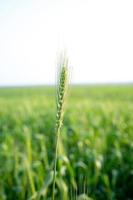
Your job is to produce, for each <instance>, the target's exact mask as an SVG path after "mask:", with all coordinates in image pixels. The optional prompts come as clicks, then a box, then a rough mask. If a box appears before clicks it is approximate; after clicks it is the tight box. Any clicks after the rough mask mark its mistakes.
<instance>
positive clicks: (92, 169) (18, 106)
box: [0, 85, 133, 200]
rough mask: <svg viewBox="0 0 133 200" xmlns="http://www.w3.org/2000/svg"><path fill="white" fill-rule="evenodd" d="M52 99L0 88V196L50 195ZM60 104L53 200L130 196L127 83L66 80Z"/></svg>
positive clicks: (42, 91)
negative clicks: (65, 94)
mask: <svg viewBox="0 0 133 200" xmlns="http://www.w3.org/2000/svg"><path fill="white" fill-rule="evenodd" d="M55 99H56V94H55V88H54V87H32V88H3V89H2V88H1V89H0V200H28V199H38V200H39V199H40V200H41V199H44V200H50V199H51V193H52V182H53V166H54V141H55V121H56V119H55V116H56V104H55ZM67 102H68V103H67V106H66V113H65V119H64V126H63V127H62V130H61V132H62V135H61V136H62V137H61V140H60V146H59V159H58V163H57V170H58V176H57V179H56V185H55V186H56V187H55V199H56V200H67V199H68V200H76V199H78V200H79V199H87V197H85V196H84V195H83V194H86V196H88V197H90V198H92V199H94V200H105V199H106V200H131V199H133V190H132V187H133V156H132V155H133V86H132V85H129V86H128V85H123V86H73V87H71V88H70V89H69V96H68V100H67ZM88 199H89V198H88Z"/></svg>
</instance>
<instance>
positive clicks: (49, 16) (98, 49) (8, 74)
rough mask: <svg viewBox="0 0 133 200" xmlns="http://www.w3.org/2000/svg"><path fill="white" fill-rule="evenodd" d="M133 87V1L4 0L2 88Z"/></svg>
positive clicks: (0, 15) (0, 49)
mask: <svg viewBox="0 0 133 200" xmlns="http://www.w3.org/2000/svg"><path fill="white" fill-rule="evenodd" d="M64 49H65V50H66V51H67V54H68V57H69V61H70V69H71V74H72V75H71V81H72V83H107V82H108V83H112V82H132V81H133V75H132V74H133V1H132V0H128V1H127V0H112V1H107V0H101V1H99V0H93V1H89V0H36V1H35V0H33V1H32V0H10V1H9V0H4V1H2V0H0V86H5V85H33V84H34V85H35V84H54V83H55V80H56V70H57V66H56V63H57V57H58V55H59V53H60V52H61V51H62V50H64Z"/></svg>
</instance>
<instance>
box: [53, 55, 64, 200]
mask: <svg viewBox="0 0 133 200" xmlns="http://www.w3.org/2000/svg"><path fill="white" fill-rule="evenodd" d="M58 78H59V80H58V84H57V114H56V129H55V130H56V131H55V132H56V144H55V157H54V159H55V160H54V175H53V189H52V200H54V199H55V181H56V167H57V158H58V146H59V138H60V133H61V127H62V124H63V116H64V104H65V99H66V93H67V87H68V59H67V58H66V56H65V55H64V56H62V57H61V58H60V69H59V76H58Z"/></svg>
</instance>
